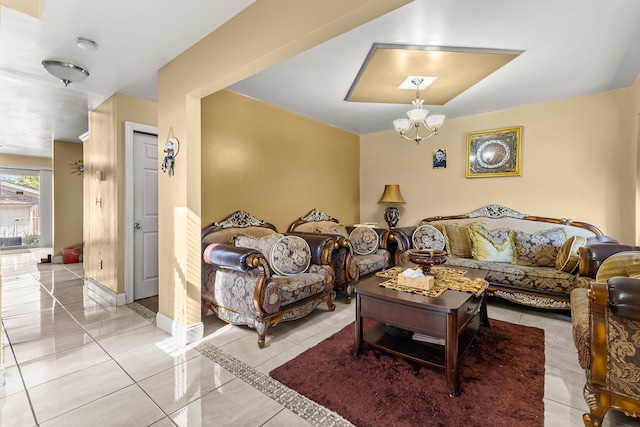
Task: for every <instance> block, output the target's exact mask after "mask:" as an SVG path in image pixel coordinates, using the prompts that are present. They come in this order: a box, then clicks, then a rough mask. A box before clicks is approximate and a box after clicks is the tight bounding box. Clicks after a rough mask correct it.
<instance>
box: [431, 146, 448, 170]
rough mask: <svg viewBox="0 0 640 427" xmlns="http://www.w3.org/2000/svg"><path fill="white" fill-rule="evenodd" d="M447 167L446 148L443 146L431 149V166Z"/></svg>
mask: <svg viewBox="0 0 640 427" xmlns="http://www.w3.org/2000/svg"><path fill="white" fill-rule="evenodd" d="M446 167H447V150H445V149H444V148H438V149H437V150H433V168H434V169H435V168H446Z"/></svg>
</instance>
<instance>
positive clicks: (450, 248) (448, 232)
mask: <svg viewBox="0 0 640 427" xmlns="http://www.w3.org/2000/svg"><path fill="white" fill-rule="evenodd" d="M442 230H443V234H444V240H445V242H446V245H445V247H446V248H447V255H449V256H457V257H462V258H471V257H472V254H471V248H472V245H471V237H470V236H469V226H467V225H455V224H444V225H443V226H442Z"/></svg>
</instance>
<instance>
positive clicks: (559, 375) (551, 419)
mask: <svg viewBox="0 0 640 427" xmlns="http://www.w3.org/2000/svg"><path fill="white" fill-rule="evenodd" d="M47 252H48V251H47V250H32V251H3V252H2V253H1V257H2V259H1V261H2V292H3V295H2V322H3V325H4V331H5V332H4V336H3V341H2V343H3V345H4V376H5V380H6V384H5V385H4V386H0V425H2V426H5V425H6V426H12V427H19V426H65V427H67V426H92V427H96V426H150V425H153V426H158V427H164V426H174V425H178V426H213V425H215V426H224V425H232V426H236V425H244V426H266V427H273V426H309V425H320V426H329V425H336V426H340V425H345V426H346V425H350V424H349V423H348V422H346V421H345V420H344V419H342V418H341V417H339V416H337V415H336V414H334V413H332V412H330V411H327V410H326V409H324V408H321V407H319V406H318V405H315V404H314V403H313V402H310V401H308V400H307V399H305V398H304V397H301V396H300V395H298V394H297V393H295V392H293V391H291V390H289V389H287V388H286V387H284V386H281V385H279V383H277V382H275V381H273V380H271V379H270V378H269V377H268V372H269V371H270V370H272V369H273V368H275V367H277V366H279V365H281V364H282V363H285V362H286V361H288V360H290V359H291V358H293V357H295V356H296V355H298V354H299V353H301V352H302V351H304V350H306V349H307V348H309V347H312V346H314V345H315V344H317V343H319V342H320V341H322V340H324V339H325V338H327V337H328V336H330V335H332V334H333V333H335V332H337V331H338V330H340V329H341V328H343V327H344V326H346V325H348V324H349V323H351V322H352V321H353V319H354V304H350V305H347V304H345V303H344V298H343V296H339V298H338V301H337V303H336V304H337V308H336V311H335V312H333V313H329V312H328V311H327V310H326V306H320V307H319V308H318V309H316V310H315V311H314V313H312V314H311V315H309V316H307V317H306V318H304V319H300V320H298V321H295V322H286V323H282V324H280V325H277V326H275V327H272V328H270V329H269V331H268V334H267V346H266V347H265V348H264V349H262V350H260V349H258V346H257V335H256V333H255V332H254V331H252V330H250V329H248V328H245V327H237V326H231V325H226V324H224V323H223V322H221V321H219V320H218V319H216V318H215V317H214V316H209V317H207V319H206V320H205V324H204V326H205V336H206V337H205V339H204V340H202V341H200V342H197V343H193V344H190V345H183V344H181V343H179V342H178V341H177V340H176V339H174V338H173V337H171V336H169V335H168V334H166V333H165V332H163V331H161V330H160V329H158V328H156V326H155V324H154V318H155V314H154V313H152V312H150V311H149V310H148V309H146V308H144V307H142V306H141V305H139V304H132V305H129V306H123V307H113V306H111V305H110V304H109V303H108V302H107V301H105V300H103V299H102V298H100V297H99V296H97V295H95V294H92V293H91V292H90V291H88V290H87V288H86V287H85V286H84V284H83V279H82V273H83V272H82V264H67V265H64V264H40V263H39V261H40V259H41V258H43V257H45V256H46V253H47ZM489 316H490V317H491V318H494V319H500V320H506V321H508V322H512V323H519V324H524V325H528V326H536V327H539V328H543V329H544V330H545V341H546V346H545V347H546V373H545V398H544V403H545V426H550V427H562V426H580V425H583V424H582V413H583V412H584V411H586V409H587V407H586V404H585V402H584V399H583V397H582V387H583V384H584V372H582V370H581V369H580V367H579V366H578V363H577V357H576V351H575V348H574V345H573V341H572V338H571V323H570V318H569V317H568V313H558V312H543V311H536V310H531V309H525V308H522V307H519V306H516V305H513V304H507V303H503V302H502V303H501V302H500V301H494V300H490V306H489ZM523 425H526V420H523ZM604 425H605V426H611V427H613V426H640V421H638V420H635V419H632V418H628V417H625V416H624V415H622V414H620V413H618V412H616V411H610V412H609V414H608V416H607V419H606V421H605V423H604Z"/></svg>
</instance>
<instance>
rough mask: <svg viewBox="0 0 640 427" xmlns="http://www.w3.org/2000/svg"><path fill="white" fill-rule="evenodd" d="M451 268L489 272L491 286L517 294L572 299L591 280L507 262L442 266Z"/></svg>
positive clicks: (455, 261)
mask: <svg viewBox="0 0 640 427" xmlns="http://www.w3.org/2000/svg"><path fill="white" fill-rule="evenodd" d="M443 265H445V266H450V267H466V268H477V269H479V270H484V271H486V277H485V280H486V281H487V282H489V283H495V284H503V285H507V286H508V287H510V288H513V289H514V290H516V289H520V290H522V291H526V290H531V291H542V292H548V293H549V294H560V295H563V296H569V293H570V292H571V291H572V290H573V289H574V288H576V287H580V288H588V287H589V284H590V282H591V280H593V279H589V278H584V277H579V278H578V280H576V276H575V275H574V274H570V273H565V272H564V271H561V270H556V269H555V267H553V268H549V267H532V266H527V265H516V264H510V263H504V262H492V261H478V260H475V259H471V258H456V257H449V258H447V261H446V262H445V263H444V264H443Z"/></svg>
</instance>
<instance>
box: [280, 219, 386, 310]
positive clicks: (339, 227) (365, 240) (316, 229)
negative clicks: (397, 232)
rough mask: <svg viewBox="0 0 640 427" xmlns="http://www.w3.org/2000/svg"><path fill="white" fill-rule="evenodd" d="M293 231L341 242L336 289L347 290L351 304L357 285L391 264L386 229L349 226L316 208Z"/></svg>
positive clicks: (335, 260) (335, 258)
mask: <svg viewBox="0 0 640 427" xmlns="http://www.w3.org/2000/svg"><path fill="white" fill-rule="evenodd" d="M289 232H290V233H294V234H298V235H304V234H307V233H314V234H324V235H327V236H331V237H332V238H334V239H335V240H336V241H337V242H338V249H337V250H336V251H335V252H334V256H333V266H334V269H335V272H336V288H337V289H339V290H343V291H345V294H346V296H345V299H346V303H347V304H349V303H351V292H352V289H353V283H354V282H356V281H357V280H359V279H360V277H362V276H365V275H367V274H370V273H373V272H376V271H380V270H382V269H385V268H387V267H389V266H390V265H391V253H390V252H389V249H388V248H387V245H388V241H387V239H388V237H389V232H388V231H387V230H384V229H379V228H370V227H350V226H345V225H343V224H340V221H338V220H337V219H336V218H333V217H331V216H329V215H327V214H325V213H324V212H322V211H319V210H318V209H314V210H312V211H311V212H309V213H308V214H307V215H305V216H303V217H301V218H300V219H297V220H296V221H294V222H293V223H292V224H291V225H290V226H289Z"/></svg>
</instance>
